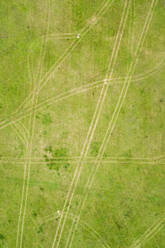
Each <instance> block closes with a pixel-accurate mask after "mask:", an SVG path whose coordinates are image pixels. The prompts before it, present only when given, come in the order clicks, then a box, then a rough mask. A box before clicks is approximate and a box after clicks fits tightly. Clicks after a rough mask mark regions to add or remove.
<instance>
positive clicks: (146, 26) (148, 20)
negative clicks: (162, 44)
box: [65, 0, 157, 248]
mask: <svg viewBox="0 0 165 248" xmlns="http://www.w3.org/2000/svg"><path fill="white" fill-rule="evenodd" d="M156 3H157V0H152V3H151V6H150V9H149V11H148V14H147V17H146V20H145V24H144V27H143V30H142V33H141V36H140V39H139V42H138V45H137V48H136V51H135V60H134V61H133V62H132V63H131V65H130V68H129V71H128V76H127V78H126V80H125V82H124V85H123V88H122V91H121V94H120V96H119V100H118V103H117V105H116V108H115V110H114V113H113V115H112V119H111V121H110V122H109V126H108V129H107V131H106V134H105V137H104V140H103V143H102V145H101V147H100V149H99V152H98V156H97V159H96V161H97V164H96V166H94V169H93V171H92V173H91V174H90V176H89V178H88V181H87V184H86V186H85V190H84V194H83V195H85V196H84V197H83V200H82V201H79V205H78V207H77V209H79V215H78V216H79V217H78V219H77V222H76V223H72V227H73V225H74V224H75V226H74V231H72V233H71V231H70V234H69V235H70V237H69V239H68V240H67V243H66V246H65V248H70V247H71V245H72V242H73V238H74V233H75V230H76V229H77V226H78V223H79V219H80V215H81V212H82V210H83V208H84V205H85V202H86V200H87V196H88V192H89V190H90V189H91V186H92V184H93V181H94V177H95V175H96V172H97V170H98V168H99V167H100V164H101V160H102V157H103V155H104V152H105V149H106V147H107V144H108V143H109V141H110V138H111V135H112V132H113V130H114V128H115V125H116V121H117V119H118V115H119V113H120V110H121V107H122V105H123V103H124V100H125V97H126V94H127V91H128V88H129V85H130V82H131V77H132V75H133V73H134V70H135V67H136V64H137V62H138V55H139V53H140V50H141V48H142V46H143V43H144V38H145V36H146V34H147V31H148V29H149V25H150V23H151V20H152V16H153V13H154V7H155V6H156ZM85 191H86V192H85ZM71 230H72V228H71ZM69 242H70V243H69Z"/></svg>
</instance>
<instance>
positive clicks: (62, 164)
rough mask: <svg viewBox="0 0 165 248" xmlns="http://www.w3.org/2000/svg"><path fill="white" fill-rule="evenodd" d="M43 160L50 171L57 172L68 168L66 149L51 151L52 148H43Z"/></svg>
mask: <svg viewBox="0 0 165 248" xmlns="http://www.w3.org/2000/svg"><path fill="white" fill-rule="evenodd" d="M44 158H45V161H46V164H47V166H48V168H49V169H50V170H56V171H59V170H60V169H62V168H65V169H67V168H68V167H69V166H70V163H69V161H68V150H67V148H63V147H62V148H58V149H53V148H52V146H48V147H46V148H45V154H44Z"/></svg>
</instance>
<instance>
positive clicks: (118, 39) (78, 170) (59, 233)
mask: <svg viewBox="0 0 165 248" xmlns="http://www.w3.org/2000/svg"><path fill="white" fill-rule="evenodd" d="M129 3H130V1H129V0H128V1H126V2H125V4H124V7H123V12H122V17H121V21H120V24H119V28H118V32H117V36H116V40H115V43H114V47H113V51H112V56H111V58H110V62H109V65H108V71H109V69H111V71H110V74H107V75H106V78H111V77H112V74H113V70H114V66H115V63H116V59H117V55H118V51H119V47H120V42H121V39H122V36H123V32H124V29H125V25H126V20H127V17H128V11H129ZM107 90H108V85H107V84H104V85H103V87H102V89H101V93H100V96H99V99H98V102H97V106H96V109H95V112H94V115H93V118H92V122H91V124H90V127H89V130H88V134H87V137H86V140H85V142H84V145H83V148H82V152H81V155H80V161H79V162H78V166H77V168H76V169H75V173H74V176H73V180H72V182H71V185H70V188H69V191H68V194H67V196H66V200H65V203H64V207H63V210H62V215H61V218H60V220H59V223H58V226H57V230H56V233H55V237H54V240H53V243H52V248H53V247H54V246H56V247H59V244H60V240H61V237H62V233H63V229H64V226H65V222H66V220H67V215H68V212H69V209H70V205H71V202H72V199H73V196H74V192H75V189H76V186H77V183H78V180H79V177H80V174H81V170H82V163H81V161H82V160H84V158H85V157H86V156H87V153H88V150H89V146H90V143H91V141H92V138H93V135H94V131H95V129H96V126H97V122H98V120H99V117H100V114H101V111H102V106H103V103H104V100H105V96H106V94H107ZM65 208H67V210H66V214H64V212H65ZM60 228H61V231H60ZM57 236H59V239H58V240H57Z"/></svg>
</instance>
